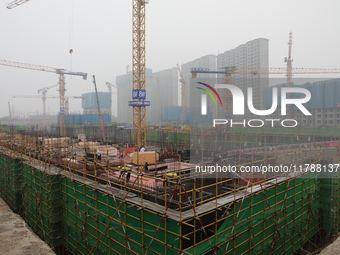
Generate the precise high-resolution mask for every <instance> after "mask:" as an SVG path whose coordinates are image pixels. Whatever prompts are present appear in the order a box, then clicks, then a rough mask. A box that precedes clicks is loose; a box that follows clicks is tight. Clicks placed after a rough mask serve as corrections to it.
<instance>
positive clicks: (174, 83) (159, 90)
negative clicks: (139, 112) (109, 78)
mask: <svg viewBox="0 0 340 255" xmlns="http://www.w3.org/2000/svg"><path fill="white" fill-rule="evenodd" d="M178 82H179V78H178V72H177V69H176V68H170V69H166V70H162V71H159V72H155V73H153V72H152V70H151V69H148V68H147V69H146V100H147V101H150V106H147V108H146V121H147V122H159V121H161V109H162V108H164V107H172V106H178ZM116 84H117V101H118V102H117V103H118V114H117V115H118V116H117V117H118V121H119V122H126V123H131V122H132V108H131V107H130V106H128V102H129V101H132V82H131V73H129V74H124V75H119V76H117V78H116Z"/></svg>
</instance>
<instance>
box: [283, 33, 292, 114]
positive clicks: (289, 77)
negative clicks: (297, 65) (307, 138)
mask: <svg viewBox="0 0 340 255" xmlns="http://www.w3.org/2000/svg"><path fill="white" fill-rule="evenodd" d="M292 39H293V33H292V32H290V33H289V42H288V57H287V58H286V59H285V62H287V86H288V87H292V78H293V72H292V69H293V66H292V62H293V59H292ZM287 97H288V98H291V93H289V94H288V95H287ZM291 117H292V109H291V106H289V108H287V118H288V119H291Z"/></svg>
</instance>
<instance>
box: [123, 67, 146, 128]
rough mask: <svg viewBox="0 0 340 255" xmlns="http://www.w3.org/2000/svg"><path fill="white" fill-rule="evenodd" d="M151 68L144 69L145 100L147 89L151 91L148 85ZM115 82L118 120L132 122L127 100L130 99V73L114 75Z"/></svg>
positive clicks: (130, 108)
mask: <svg viewBox="0 0 340 255" xmlns="http://www.w3.org/2000/svg"><path fill="white" fill-rule="evenodd" d="M151 76H152V70H151V69H149V68H147V69H146V90H147V94H146V100H149V96H148V91H149V90H150V91H152V87H151V88H150V87H149V86H148V84H149V81H150V80H151ZM116 84H117V109H118V112H117V118H118V121H119V122H124V123H128V124H131V123H132V107H131V106H129V101H132V73H131V72H130V73H128V74H123V75H119V76H117V77H116Z"/></svg>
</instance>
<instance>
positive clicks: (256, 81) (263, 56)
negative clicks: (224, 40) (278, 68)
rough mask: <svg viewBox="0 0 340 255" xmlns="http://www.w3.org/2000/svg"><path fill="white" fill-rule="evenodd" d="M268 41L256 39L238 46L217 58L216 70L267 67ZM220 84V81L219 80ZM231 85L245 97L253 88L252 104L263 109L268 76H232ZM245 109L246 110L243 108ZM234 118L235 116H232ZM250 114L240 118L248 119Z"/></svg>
mask: <svg viewBox="0 0 340 255" xmlns="http://www.w3.org/2000/svg"><path fill="white" fill-rule="evenodd" d="M268 41H269V40H268V39H265V38H258V39H255V40H252V41H249V42H247V43H245V44H242V45H239V46H238V47H236V48H235V49H232V50H228V51H226V52H224V53H221V54H219V55H218V56H217V69H221V70H222V69H223V68H225V67H230V66H236V67H262V68H267V67H269V52H268ZM220 81H221V82H222V80H220ZM231 82H232V84H234V85H237V86H238V87H239V88H240V89H241V90H242V91H243V93H244V95H246V91H247V88H248V87H252V88H253V104H254V107H255V108H257V109H262V107H263V97H262V95H263V93H262V91H263V89H264V88H266V87H268V86H269V75H268V74H233V75H232V81H231ZM245 109H248V108H247V107H245ZM234 117H236V116H234ZM250 117H251V114H250V112H247V111H246V112H245V116H242V117H240V118H243V119H247V118H250Z"/></svg>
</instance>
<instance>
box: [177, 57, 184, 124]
mask: <svg viewBox="0 0 340 255" xmlns="http://www.w3.org/2000/svg"><path fill="white" fill-rule="evenodd" d="M177 70H178V74H179V78H180V79H179V81H180V83H181V105H182V119H183V118H184V117H185V109H186V105H185V80H184V78H183V73H182V70H181V68H180V67H179V64H178V63H177Z"/></svg>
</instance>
